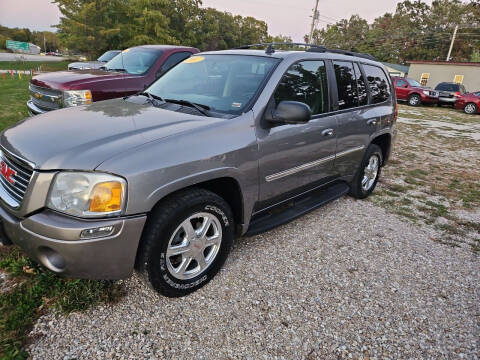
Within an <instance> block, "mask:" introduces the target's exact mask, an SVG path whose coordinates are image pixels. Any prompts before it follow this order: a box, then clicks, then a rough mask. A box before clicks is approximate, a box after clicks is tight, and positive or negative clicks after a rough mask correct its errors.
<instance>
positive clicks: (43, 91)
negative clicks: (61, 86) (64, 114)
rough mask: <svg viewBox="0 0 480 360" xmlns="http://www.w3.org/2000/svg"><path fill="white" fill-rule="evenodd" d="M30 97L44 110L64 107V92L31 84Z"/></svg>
mask: <svg viewBox="0 0 480 360" xmlns="http://www.w3.org/2000/svg"><path fill="white" fill-rule="evenodd" d="M29 90H30V99H31V100H32V102H33V103H34V104H35V105H36V106H38V107H39V108H41V109H43V110H56V109H60V108H61V107H62V101H63V97H62V92H61V91H58V90H54V89H48V88H43V87H40V86H36V85H33V84H30V87H29Z"/></svg>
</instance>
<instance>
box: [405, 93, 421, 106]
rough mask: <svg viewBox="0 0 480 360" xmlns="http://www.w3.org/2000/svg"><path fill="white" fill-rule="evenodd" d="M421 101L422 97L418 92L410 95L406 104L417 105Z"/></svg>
mask: <svg viewBox="0 0 480 360" xmlns="http://www.w3.org/2000/svg"><path fill="white" fill-rule="evenodd" d="M421 102H422V98H421V97H420V95H418V94H413V95H410V96H409V98H408V105H410V106H418V105H420V104H421Z"/></svg>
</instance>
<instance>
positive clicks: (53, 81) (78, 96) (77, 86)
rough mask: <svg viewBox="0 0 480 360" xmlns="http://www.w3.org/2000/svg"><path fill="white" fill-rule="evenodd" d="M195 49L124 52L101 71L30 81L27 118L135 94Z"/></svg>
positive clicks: (154, 47)
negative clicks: (28, 115) (28, 114)
mask: <svg viewBox="0 0 480 360" xmlns="http://www.w3.org/2000/svg"><path fill="white" fill-rule="evenodd" d="M195 53H198V49H195V48H190V47H182V46H171V45H144V46H136V47H132V48H129V49H126V50H124V51H123V52H122V53H120V54H119V55H118V56H116V57H114V58H113V59H112V60H110V61H109V62H108V63H106V64H105V65H104V68H103V69H102V70H84V71H59V72H51V73H46V74H40V75H36V76H34V77H33V78H32V80H30V100H28V102H27V107H28V111H29V113H30V115H37V114H41V113H45V112H47V111H50V110H57V109H60V108H64V107H70V106H78V105H84V104H90V103H92V102H95V101H100V100H107V99H112V98H117V97H122V96H126V95H131V94H135V93H137V92H139V91H142V90H144V89H145V88H146V87H147V86H149V85H150V84H151V83H152V82H154V81H155V80H156V79H158V78H159V77H160V76H161V75H162V74H164V73H165V72H166V71H168V70H169V69H170V68H171V67H173V66H175V65H176V64H178V63H179V62H181V61H182V60H184V59H186V58H188V57H190V56H191V55H192V54H195Z"/></svg>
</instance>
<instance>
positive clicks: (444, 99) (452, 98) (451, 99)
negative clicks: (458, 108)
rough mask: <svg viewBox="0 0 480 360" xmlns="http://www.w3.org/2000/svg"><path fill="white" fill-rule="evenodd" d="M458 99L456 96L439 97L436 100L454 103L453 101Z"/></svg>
mask: <svg viewBox="0 0 480 360" xmlns="http://www.w3.org/2000/svg"><path fill="white" fill-rule="evenodd" d="M457 100H458V98H456V97H451V98H450V97H439V98H438V101H439V102H441V103H444V104H455V102H456V101H457Z"/></svg>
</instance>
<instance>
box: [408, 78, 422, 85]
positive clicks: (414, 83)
mask: <svg viewBox="0 0 480 360" xmlns="http://www.w3.org/2000/svg"><path fill="white" fill-rule="evenodd" d="M407 81H408V83H409V84H410V86H420V87H422V84H420V83H419V82H418V81H416V80H413V79H407Z"/></svg>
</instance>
